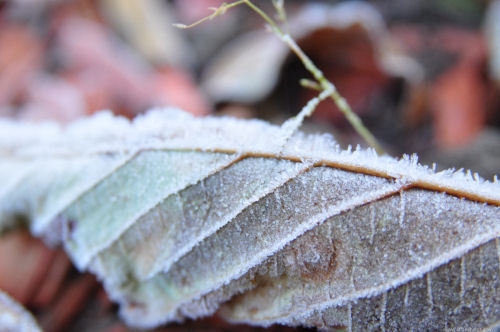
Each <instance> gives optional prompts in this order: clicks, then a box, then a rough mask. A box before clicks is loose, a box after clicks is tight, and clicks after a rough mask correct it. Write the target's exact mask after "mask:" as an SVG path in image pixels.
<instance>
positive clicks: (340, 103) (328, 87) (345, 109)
mask: <svg viewBox="0 0 500 332" xmlns="http://www.w3.org/2000/svg"><path fill="white" fill-rule="evenodd" d="M241 4H245V5H247V6H248V7H250V8H251V9H252V10H253V11H255V12H256V13H257V14H258V15H260V16H261V17H262V18H263V19H264V21H266V22H267V24H268V25H269V27H270V28H271V30H272V31H273V32H274V33H275V34H276V35H277V36H278V37H279V38H280V39H281V40H282V41H283V42H284V43H285V44H287V45H288V47H289V48H290V49H291V50H292V52H293V53H295V54H296V55H297V57H298V58H299V59H300V61H301V62H302V64H303V65H304V67H305V68H306V69H307V70H308V71H309V72H310V73H311V75H312V76H313V77H314V79H315V80H316V81H317V82H312V81H309V80H307V81H304V80H301V84H302V85H305V86H307V87H309V88H313V89H316V90H320V91H322V93H321V94H320V96H324V94H327V96H326V97H324V98H320V96H318V97H316V98H314V99H312V100H311V101H310V102H313V104H314V103H315V105H314V107H312V108H307V105H309V103H308V104H307V105H306V106H305V107H304V108H303V109H302V110H301V111H300V113H299V114H298V115H297V117H296V118H293V119H294V121H295V122H296V121H298V122H296V123H300V124H301V123H302V121H303V119H304V117H305V116H310V115H311V114H312V112H313V111H314V109H315V108H316V106H317V104H318V103H319V102H320V101H322V100H323V99H326V98H327V97H330V98H331V99H332V100H333V101H334V103H335V104H336V105H337V107H338V108H339V110H340V111H341V112H342V113H343V114H344V115H345V117H346V119H347V121H349V123H350V124H351V125H352V126H353V128H354V129H355V130H356V131H357V133H358V134H359V135H360V136H361V137H362V138H363V139H364V140H365V141H366V142H367V143H368V144H369V145H370V146H371V147H373V148H374V149H375V150H376V151H377V153H378V154H380V155H382V154H384V153H385V152H384V150H383V149H382V147H381V146H380V144H379V143H378V141H377V139H376V138H375V137H374V136H373V135H372V133H371V132H370V131H369V130H368V128H366V126H365V125H364V124H363V122H362V121H361V119H360V118H359V117H358V116H357V115H356V113H354V112H353V110H352V108H351V107H350V106H349V104H348V103H347V101H346V100H345V98H344V97H342V96H341V95H340V93H339V92H338V91H337V89H336V88H335V85H334V84H333V83H332V82H330V81H329V80H328V79H327V78H326V77H325V75H324V74H323V72H322V71H321V70H320V69H319V68H318V67H317V66H316V65H315V64H314V63H313V62H312V60H311V59H310V58H309V57H308V56H307V55H306V54H305V53H304V51H302V49H301V48H300V47H299V45H297V43H296V42H295V40H293V39H292V37H290V35H289V34H287V33H284V32H283V30H281V28H280V27H279V26H278V25H277V24H276V22H274V20H273V19H272V18H271V17H269V16H268V15H267V14H266V13H265V12H264V11H262V10H261V9H260V8H259V7H257V6H256V5H255V4H253V3H252V1H250V0H240V1H235V2H233V3H230V4H226V3H223V4H222V5H221V6H220V7H219V8H213V10H214V13H213V14H212V15H210V16H207V17H205V18H202V19H201V20H199V21H197V22H195V23H193V24H191V25H184V24H176V25H175V26H176V27H180V28H184V29H186V28H191V27H194V26H197V25H198V24H200V23H202V22H204V21H206V20H211V19H213V18H215V17H217V16H218V15H221V14H223V13H225V12H226V10H227V9H229V8H232V7H235V6H238V5H241ZM273 5H274V7H275V8H276V10H277V12H278V16H279V17H280V19H281V18H285V19H286V15H285V11H284V7H283V1H279V0H273ZM280 8H281V9H280ZM305 108H307V109H308V110H309V109H312V111H310V112H305V110H304V109H305ZM298 118H300V121H299V120H296V119H298ZM290 120H292V119H290ZM287 122H288V121H287ZM287 122H285V124H286V123H287ZM285 124H284V125H285Z"/></svg>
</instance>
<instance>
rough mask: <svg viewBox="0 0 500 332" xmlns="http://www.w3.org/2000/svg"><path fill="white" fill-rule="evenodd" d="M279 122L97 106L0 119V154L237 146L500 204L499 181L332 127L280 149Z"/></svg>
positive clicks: (242, 150) (295, 139)
mask: <svg viewBox="0 0 500 332" xmlns="http://www.w3.org/2000/svg"><path fill="white" fill-rule="evenodd" d="M282 137H283V131H282V130H281V128H280V127H278V126H274V125H270V124H267V123H265V122H263V121H260V120H240V119H233V118H228V117H223V118H218V117H207V118H196V117H193V116H192V115H190V114H188V113H185V112H182V111H180V110H178V109H172V108H168V109H154V110H151V111H150V112H149V113H147V114H146V115H143V116H139V117H137V118H136V119H135V120H134V121H131V122H129V121H127V120H126V119H124V118H122V117H113V116H112V115H111V114H110V113H109V112H102V113H97V114H96V115H94V116H92V117H89V118H88V119H82V120H80V121H77V122H75V123H74V124H71V125H69V126H68V127H67V128H62V127H61V126H58V125H56V124H54V123H44V124H38V125H35V124H26V123H18V122H14V121H7V120H2V121H0V156H2V155H3V156H4V157H9V158H12V159H16V158H20V159H23V158H36V157H42V156H45V157H46V156H48V155H61V156H64V155H68V156H75V155H79V156H82V155H84V154H95V153H126V152H129V153H133V152H135V151H139V150H145V149H174V150H200V151H227V152H238V153H241V154H243V155H245V154H249V155H252V154H253V155H269V156H277V155H280V156H281V157H284V158H287V157H290V158H292V159H300V160H310V161H313V162H317V163H322V162H324V163H327V164H332V165H333V166H337V167H340V168H345V169H352V170H355V169H361V170H365V171H369V172H371V173H373V174H378V175H381V176H385V177H389V178H394V179H399V180H401V181H403V182H405V183H406V184H407V185H408V186H410V185H412V184H414V183H420V184H421V183H425V184H427V185H428V186H432V188H434V189H438V190H442V191H447V192H448V191H449V190H448V189H450V188H452V189H453V190H455V191H460V192H461V193H465V194H469V195H471V196H474V197H481V198H483V199H485V200H488V201H490V202H495V203H496V204H500V183H498V182H490V181H485V180H483V179H481V178H479V177H477V176H476V179H475V178H474V177H472V176H471V175H470V174H466V173H464V172H463V171H462V170H459V171H454V170H445V171H442V172H438V173H436V172H434V171H433V170H432V168H430V167H428V166H422V165H420V164H418V161H417V157H416V155H412V156H411V157H410V156H407V155H404V156H403V157H402V158H401V159H400V160H398V159H395V158H392V157H388V156H382V157H381V156H377V154H376V153H375V151H373V150H372V149H367V150H362V149H356V150H355V151H354V152H351V151H350V150H341V149H340V147H339V146H338V145H337V144H336V143H335V141H334V140H333V138H332V137H331V136H329V135H305V134H302V133H296V134H295V135H294V136H292V137H291V138H290V140H289V141H288V143H287V145H286V146H285V148H283V149H282V147H281V144H282Z"/></svg>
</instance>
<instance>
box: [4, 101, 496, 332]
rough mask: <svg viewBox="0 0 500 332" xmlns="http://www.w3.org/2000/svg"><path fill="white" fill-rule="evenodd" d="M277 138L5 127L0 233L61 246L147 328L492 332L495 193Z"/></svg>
mask: <svg viewBox="0 0 500 332" xmlns="http://www.w3.org/2000/svg"><path fill="white" fill-rule="evenodd" d="M280 135H282V132H281V131H280V128H279V127H275V126H271V125H268V124H265V123H263V122H259V121H244V120H234V119H220V118H219V119H217V118H206V119H195V118H192V117H190V116H189V115H187V114H185V113H182V112H180V111H176V110H164V111H154V112H151V113H150V114H148V115H146V116H144V117H142V118H139V119H137V120H135V121H134V122H133V123H129V122H127V121H125V120H123V119H120V118H114V117H112V116H110V115H109V114H99V115H97V116H95V117H94V118H92V119H89V120H82V121H80V122H79V123H76V124H74V125H71V126H70V127H69V128H65V129H62V128H60V127H58V126H56V125H53V124H45V125H28V124H19V123H12V122H6V121H4V122H0V156H1V158H2V159H1V163H0V228H3V229H6V228H8V227H12V226H13V225H16V224H18V223H19V221H20V220H23V221H28V223H29V227H30V228H31V230H32V232H33V233H34V234H36V235H38V236H41V237H43V238H44V239H46V240H47V241H49V242H51V243H55V244H58V243H60V244H62V245H64V247H65V248H66V251H67V252H68V254H69V255H70V257H71V258H72V260H73V262H74V264H75V265H76V266H77V267H78V268H79V269H81V270H90V271H92V272H93V273H95V274H96V275H97V276H98V277H99V278H100V279H101V280H102V282H103V284H104V286H105V288H106V290H107V291H108V293H109V295H110V296H111V298H112V299H113V300H114V301H117V302H118V303H119V304H120V313H121V315H122V317H123V318H124V319H125V321H126V322H127V323H128V324H130V325H132V326H137V327H154V326H157V325H159V324H162V323H165V322H169V321H181V320H183V319H185V318H186V317H188V318H197V317H201V316H205V315H210V314H213V313H214V312H217V311H218V313H219V314H220V315H221V316H223V317H225V318H226V319H227V320H229V321H234V322H246V323H249V324H254V325H263V326H267V325H270V324H274V323H281V324H287V325H292V326H296V325H306V326H317V327H322V328H326V327H336V328H347V329H349V330H359V331H363V330H384V329H385V330H404V329H417V330H420V329H423V330H426V329H446V328H449V329H454V328H457V327H463V328H466V329H480V328H488V327H492V326H496V325H498V321H499V319H500V294H499V292H500V277H499V271H500V266H499V261H500V254H499V253H500V244H499V234H500V208H499V207H498V206H499V205H500V185H499V184H498V183H496V182H493V183H492V182H487V181H484V180H482V179H480V178H478V177H477V176H472V175H470V173H467V174H466V173H463V172H462V171H459V172H454V171H445V172H441V173H435V172H434V171H433V170H431V169H429V168H427V167H425V166H421V165H418V164H417V162H416V160H415V159H414V158H408V157H405V158H403V159H402V160H395V159H393V158H389V157H378V156H376V155H375V154H374V153H373V152H372V151H364V150H357V151H355V152H351V151H341V150H340V149H339V148H338V146H336V144H335V142H334V141H333V139H331V138H330V137H325V136H321V135H315V136H306V135H303V134H300V133H298V134H296V135H294V136H293V137H292V138H291V139H290V140H289V141H288V142H287V144H286V145H285V146H281V144H282V143H281V142H283V141H284V140H283V137H282V136H280ZM12 137H14V138H12Z"/></svg>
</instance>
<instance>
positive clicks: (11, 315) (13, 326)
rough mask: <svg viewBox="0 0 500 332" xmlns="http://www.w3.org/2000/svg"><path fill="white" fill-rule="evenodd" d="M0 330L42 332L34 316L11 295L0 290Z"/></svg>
mask: <svg viewBox="0 0 500 332" xmlns="http://www.w3.org/2000/svg"><path fill="white" fill-rule="evenodd" d="M0 330H1V331H21V332H40V331H42V330H41V329H40V327H39V326H38V324H37V323H36V321H35V319H34V318H33V316H32V315H31V314H30V313H29V312H28V311H26V309H24V308H23V306H22V305H21V304H19V303H18V302H16V301H15V300H14V299H12V298H11V297H10V296H8V295H7V294H5V293H4V292H2V291H0Z"/></svg>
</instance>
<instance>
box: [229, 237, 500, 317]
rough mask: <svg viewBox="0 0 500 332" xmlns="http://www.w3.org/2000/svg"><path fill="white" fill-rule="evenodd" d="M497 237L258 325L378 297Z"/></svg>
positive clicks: (481, 239)
mask: <svg viewBox="0 0 500 332" xmlns="http://www.w3.org/2000/svg"><path fill="white" fill-rule="evenodd" d="M498 236H500V227H496V228H495V230H494V233H493V234H481V235H479V236H476V237H474V238H473V239H471V240H470V241H467V242H466V243H464V244H463V245H460V246H458V247H456V248H455V250H453V251H452V252H449V253H447V254H446V255H442V256H439V257H437V258H435V259H433V260H431V261H429V262H428V263H426V264H422V265H421V266H419V267H418V268H416V269H412V270H409V271H407V273H406V274H404V275H403V276H401V277H400V278H397V279H394V280H391V282H390V283H384V284H381V285H378V286H377V287H373V288H370V289H363V290H361V291H355V292H352V293H351V294H349V296H338V297H336V298H335V299H334V300H331V301H327V302H324V303H321V304H320V305H319V306H315V307H314V306H312V305H311V306H310V307H312V308H311V310H309V311H307V312H305V313H303V314H301V315H300V317H299V316H298V315H297V316H294V317H290V316H287V317H283V318H280V319H277V320H272V321H269V322H265V321H261V322H259V323H260V324H262V325H264V326H269V325H272V324H276V323H278V324H290V322H291V321H293V320H296V321H300V320H301V319H305V318H307V317H309V316H311V315H312V314H313V313H314V312H315V311H322V310H326V309H328V308H331V307H340V306H343V305H346V304H348V303H352V302H353V301H357V300H359V299H362V298H368V297H374V296H377V295H380V294H382V293H384V292H386V291H387V290H388V289H395V288H397V287H398V286H401V285H403V284H405V283H407V282H409V281H411V280H415V279H418V278H421V277H423V276H424V275H425V274H426V273H428V272H430V271H433V270H435V269H436V268H438V267H439V266H441V265H443V264H445V263H448V262H450V261H451V260H453V259H456V258H457V257H460V256H463V255H465V254H466V253H467V252H469V251H470V250H472V249H474V248H477V247H478V246H480V245H481V244H484V243H486V242H488V241H490V240H491V239H494V238H495V237H498ZM238 322H239V323H248V324H253V325H255V323H256V322H255V321H254V322H251V321H238Z"/></svg>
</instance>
